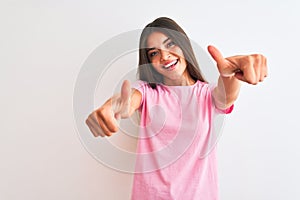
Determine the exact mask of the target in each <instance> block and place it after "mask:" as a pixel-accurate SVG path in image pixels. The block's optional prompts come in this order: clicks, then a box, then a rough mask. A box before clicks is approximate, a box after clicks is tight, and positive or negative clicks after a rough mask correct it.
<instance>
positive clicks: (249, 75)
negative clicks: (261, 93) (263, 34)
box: [208, 46, 268, 85]
mask: <svg viewBox="0 0 300 200" xmlns="http://www.w3.org/2000/svg"><path fill="white" fill-rule="evenodd" d="M208 51H209V53H210V55H211V56H212V58H213V59H214V60H215V61H216V62H217V67H218V70H219V73H220V75H221V76H223V77H231V76H235V77H236V78H237V79H239V80H241V81H244V82H247V83H250V84H253V85H256V84H257V83H258V82H262V81H263V80H264V79H265V77H267V75H268V69H267V59H266V58H265V57H264V56H263V55H261V54H252V55H245V56H232V57H228V58H224V57H223V56H222V54H221V52H220V51H219V50H218V49H217V48H216V47H214V46H208Z"/></svg>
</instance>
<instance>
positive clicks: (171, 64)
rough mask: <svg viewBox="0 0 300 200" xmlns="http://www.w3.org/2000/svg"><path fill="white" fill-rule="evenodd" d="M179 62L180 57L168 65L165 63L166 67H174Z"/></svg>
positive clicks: (164, 66)
mask: <svg viewBox="0 0 300 200" xmlns="http://www.w3.org/2000/svg"><path fill="white" fill-rule="evenodd" d="M177 63H178V59H176V60H174V61H172V62H170V63H168V64H167V65H163V68H164V69H174V68H175V65H176V64H177Z"/></svg>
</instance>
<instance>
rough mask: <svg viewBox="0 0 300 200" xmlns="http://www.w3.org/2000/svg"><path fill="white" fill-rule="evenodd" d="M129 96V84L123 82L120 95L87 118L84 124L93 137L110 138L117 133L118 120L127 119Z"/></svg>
mask: <svg viewBox="0 0 300 200" xmlns="http://www.w3.org/2000/svg"><path fill="white" fill-rule="evenodd" d="M130 96H131V87H130V82H129V81H127V80H125V81H124V82H123V85H122V88H121V94H119V95H116V96H113V97H112V98H110V99H109V100H108V101H106V102H105V103H104V105H103V106H101V107H100V108H98V109H97V110H95V111H94V112H92V113H91V114H90V115H89V116H88V118H87V120H86V124H87V125H88V127H89V129H90V130H91V132H92V133H93V135H94V136H95V137H97V136H101V137H104V136H111V135H112V134H113V133H115V132H117V131H118V129H119V128H118V124H119V123H118V120H119V119H120V118H126V117H129V108H130Z"/></svg>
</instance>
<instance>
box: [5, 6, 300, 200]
mask: <svg viewBox="0 0 300 200" xmlns="http://www.w3.org/2000/svg"><path fill="white" fill-rule="evenodd" d="M299 10H300V4H299V2H298V1H297V0H287V1H271V0H252V1H238V0H228V1H188V0H186V1H160V0H153V1H147V2H143V1H138V0H135V1H121V0H120V1H115V0H111V1H96V0H88V1H84V2H79V1H71V0H63V1H53V0H52V1H50V0H47V1H46V0H44V1H43V0H42V1H38V0H28V1H8V0H2V1H1V2H0V24H1V26H0V67H1V72H0V91H1V92H0V99H1V104H0V111H1V115H0V116H1V118H0V123H1V127H0V134H1V136H0V158H1V161H0V162H1V163H0V199H1V200H2V199H3V200H17V199H28V200H29V199H30V200H32V199H45V200H48V199H49V200H50V199H64V200H65V199H72V200H77V199H78V200H82V199H89V200H93V199H105V200H110V199H116V200H118V199H122V200H123V199H129V198H130V193H131V186H132V175H131V174H126V173H121V172H118V171H115V170H112V169H110V168H108V167H106V166H104V165H102V164H100V163H99V162H97V161H96V160H95V159H94V158H93V157H92V156H91V155H90V154H89V153H88V152H87V151H86V150H85V148H84V147H83V145H82V144H81V141H80V139H79V137H78V134H77V130H76V125H75V122H74V119H73V108H72V106H73V105H72V100H73V90H74V85H75V81H76V78H77V75H78V73H79V71H80V69H81V67H82V65H83V63H84V61H85V60H86V59H87V57H88V56H89V55H90V53H91V52H92V51H93V50H94V49H95V48H97V47H98V46H99V45H101V44H102V43H103V42H104V41H106V40H108V39H109V38H111V37H112V36H115V35H117V34H120V33H122V32H126V31H130V30H134V29H139V28H143V27H144V26H145V25H146V24H147V23H148V22H150V21H152V20H153V19H155V18H157V17H160V16H168V17H171V18H173V19H175V21H177V22H178V23H179V24H180V25H181V26H182V27H183V28H184V29H185V30H186V32H187V34H188V35H189V36H190V38H192V39H193V40H194V41H196V42H197V43H198V44H200V45H201V46H202V47H203V48H205V47H206V46H207V45H209V44H213V45H215V46H217V47H218V48H219V49H220V50H221V51H222V52H223V54H224V55H225V56H230V55H234V54H246V53H263V54H264V55H266V56H267V58H268V64H269V69H270V73H269V77H268V78H267V79H266V80H265V82H263V83H261V84H259V85H257V86H250V85H247V84H243V86H242V90H241V93H240V97H239V99H238V101H237V102H236V105H235V110H234V112H233V113H232V114H231V115H229V116H228V117H227V119H226V124H225V127H224V130H223V133H222V137H221V140H220V142H219V145H218V153H219V155H218V158H219V180H220V196H221V199H222V200H241V199H243V200H253V199H255V200H265V199H274V200H279V199H280V200H281V199H299V198H300V191H299V187H298V182H299V180H300V173H299V169H300V146H299V145H298V143H299V139H300V136H299V134H300V128H299V122H298V120H299V117H298V113H299V105H298V104H299V101H300V94H299V92H298V90H299V89H298V88H297V87H298V85H299V84H298V80H299V74H300V65H299V61H298V59H299V56H298V52H299V51H298V46H299V45H300V39H299V35H300V27H299V19H300V13H299ZM100 104H101V102H99V105H100Z"/></svg>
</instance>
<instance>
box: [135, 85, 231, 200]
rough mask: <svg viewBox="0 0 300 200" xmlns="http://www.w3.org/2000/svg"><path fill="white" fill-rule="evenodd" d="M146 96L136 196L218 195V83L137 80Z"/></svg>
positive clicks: (152, 199)
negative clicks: (169, 83) (168, 83)
mask: <svg viewBox="0 0 300 200" xmlns="http://www.w3.org/2000/svg"><path fill="white" fill-rule="evenodd" d="M133 87H134V88H135V89H137V90H138V91H140V92H141V94H142V101H141V105H140V108H139V111H140V114H141V120H140V127H139V140H138V146H137V158H136V167H135V172H136V173H135V175H134V182H133V189H132V199H133V200H173V199H176V200H177V199H178V200H181V199H183V200H217V199H218V180H217V160H216V146H215V144H216V141H217V136H216V135H217V134H216V133H214V132H215V131H214V130H215V129H214V126H213V122H214V119H215V117H216V116H217V114H227V113H230V112H231V111H232V109H233V105H232V106H231V107H230V108H228V109H226V110H220V109H217V108H216V107H215V105H214V103H213V100H212V90H213V88H214V86H212V85H210V84H207V83H204V82H201V81H197V82H196V83H195V84H194V85H191V86H166V85H163V84H157V88H156V89H152V88H151V87H150V86H149V84H147V83H146V82H143V81H137V82H136V83H134V84H133Z"/></svg>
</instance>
